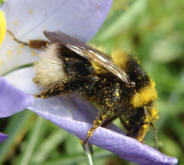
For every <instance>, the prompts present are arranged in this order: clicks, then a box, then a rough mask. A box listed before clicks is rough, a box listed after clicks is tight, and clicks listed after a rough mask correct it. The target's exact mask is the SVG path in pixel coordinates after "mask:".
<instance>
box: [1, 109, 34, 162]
mask: <svg viewBox="0 0 184 165" xmlns="http://www.w3.org/2000/svg"><path fill="white" fill-rule="evenodd" d="M32 114H33V113H32V112H30V111H23V112H21V113H18V114H16V115H14V116H13V117H12V118H11V119H10V121H9V123H8V126H7V128H6V130H5V133H6V134H8V136H9V138H8V139H7V140H6V141H5V142H4V143H2V144H1V147H0V164H2V163H3V161H4V160H5V158H6V157H7V155H8V152H9V150H10V148H11V146H12V145H13V143H14V140H15V137H16V136H18V135H19V133H20V132H21V130H22V128H23V127H24V126H25V125H26V123H27V121H29V119H30V117H31V116H32Z"/></svg>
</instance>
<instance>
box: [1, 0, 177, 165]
mask: <svg viewBox="0 0 184 165" xmlns="http://www.w3.org/2000/svg"><path fill="white" fill-rule="evenodd" d="M111 3H112V0H93V1H90V0H52V1H49V0H39V1H33V0H9V1H7V2H6V3H5V4H4V5H3V6H2V8H1V9H2V10H3V11H4V12H5V15H6V19H7V29H8V30H10V31H12V32H13V33H14V34H15V35H16V37H17V38H19V39H21V40H23V41H28V40H30V39H45V38H44V36H43V34H42V31H43V30H50V31H58V30H61V31H63V32H65V33H67V34H70V35H72V36H74V37H76V38H79V39H81V40H83V41H88V40H89V39H90V38H91V37H92V36H94V35H95V33H96V32H97V31H98V29H99V27H100V26H101V24H102V23H103V21H104V19H105V17H106V15H107V13H108V11H109V9H110V6H111ZM15 5H16V7H15ZM0 50H1V53H0V61H2V63H1V66H0V74H1V75H2V74H4V73H6V72H8V71H9V70H11V69H13V68H15V67H17V66H20V65H23V64H27V63H31V62H34V61H36V60H37V56H35V54H38V53H39V52H35V50H30V48H27V47H23V46H22V45H20V44H18V43H16V42H15V41H13V40H12V39H11V37H10V36H9V35H8V34H7V35H6V38H5V41H4V43H3V45H2V47H1V49H0ZM33 77H34V70H33V68H32V67H28V68H24V69H19V70H16V71H14V72H11V73H9V74H7V75H6V76H4V77H3V78H1V79H0V99H3V102H0V117H7V116H10V115H12V114H14V113H17V112H19V111H21V110H23V109H24V108H26V107H27V108H28V109H30V110H32V111H34V112H35V113H37V114H39V115H41V116H42V117H44V118H46V119H48V120H50V121H52V122H53V123H55V124H56V125H58V126H59V127H61V128H63V129H65V130H67V131H69V132H70V133H72V134H74V135H76V136H78V137H79V138H81V139H84V138H85V136H86V134H87V130H88V129H89V128H90V126H91V124H90V123H91V122H92V120H93V119H94V118H95V116H96V114H97V110H96V108H95V107H93V106H92V105H91V104H90V103H88V102H86V101H83V100H81V99H79V98H76V97H73V98H68V99H63V98H62V97H60V96H57V97H53V98H49V99H47V100H42V99H35V98H33V97H32V94H35V93H39V92H40V90H39V89H38V87H37V86H36V85H35V84H34V83H33V82H32V78H33ZM10 84H11V85H10ZM89 142H90V143H92V144H94V145H97V146H99V147H102V148H104V149H107V150H109V151H111V152H114V153H115V154H117V155H118V156H120V157H121V158H123V159H126V160H130V161H134V162H137V163H140V164H150V165H151V164H152V165H160V164H163V165H172V164H176V163H177V159H175V158H171V157H168V156H166V155H163V154H161V153H160V152H159V151H157V150H155V149H153V148H151V147H149V146H147V145H144V144H142V143H140V142H138V141H137V140H135V139H133V138H130V137H127V136H125V135H124V134H123V132H122V131H121V130H119V129H118V128H117V127H115V126H113V125H111V126H109V127H108V128H101V127H100V128H98V129H97V130H96V132H95V133H94V134H93V136H92V138H90V140H89Z"/></svg>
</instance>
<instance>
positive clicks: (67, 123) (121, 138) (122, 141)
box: [35, 107, 177, 165]
mask: <svg viewBox="0 0 184 165" xmlns="http://www.w3.org/2000/svg"><path fill="white" fill-rule="evenodd" d="M76 108H77V107H76ZM86 110H87V109H86ZM61 111H62V109H61ZM88 111H89V110H88ZM35 112H36V113H38V114H39V115H40V116H43V117H44V118H46V119H48V120H50V121H52V122H53V123H55V124H56V125H58V126H59V127H61V128H63V129H65V130H67V131H68V132H70V133H72V134H74V135H76V136H77V137H79V138H80V139H85V137H86V134H87V131H88V129H89V128H90V127H91V125H90V124H88V123H85V122H81V121H77V120H73V119H69V118H66V117H63V116H57V115H56V116H55V114H51V113H44V112H43V111H35ZM89 143H92V144H94V145H96V146H99V147H101V148H104V149H106V150H109V151H111V152H113V153H115V154H116V155H118V156H119V157H121V158H123V159H126V160H129V161H133V162H136V163H140V164H142V165H148V164H149V165H174V164H176V163H177V159H176V158H172V157H168V156H166V155H164V154H162V153H160V152H159V151H157V150H155V149H153V148H151V147H149V146H147V145H145V144H142V143H140V142H138V141H137V140H135V139H133V138H130V137H128V136H125V135H123V134H120V133H117V132H114V131H112V130H110V129H106V128H102V127H100V128H98V129H97V130H96V132H95V133H94V134H93V136H92V137H91V138H90V140H89Z"/></svg>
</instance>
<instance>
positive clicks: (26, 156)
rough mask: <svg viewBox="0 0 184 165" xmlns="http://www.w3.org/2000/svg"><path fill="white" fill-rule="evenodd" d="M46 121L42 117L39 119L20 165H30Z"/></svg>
mask: <svg viewBox="0 0 184 165" xmlns="http://www.w3.org/2000/svg"><path fill="white" fill-rule="evenodd" d="M43 121H44V119H43V118H42V117H37V120H36V123H35V126H34V128H33V133H32V136H31V137H30V140H29V142H28V145H27V148H26V151H25V152H24V154H23V156H22V159H21V161H20V163H19V164H20V165H27V164H29V161H30V159H31V157H32V154H33V151H34V149H35V146H36V144H37V141H38V138H39V135H40V132H41V129H42V126H43Z"/></svg>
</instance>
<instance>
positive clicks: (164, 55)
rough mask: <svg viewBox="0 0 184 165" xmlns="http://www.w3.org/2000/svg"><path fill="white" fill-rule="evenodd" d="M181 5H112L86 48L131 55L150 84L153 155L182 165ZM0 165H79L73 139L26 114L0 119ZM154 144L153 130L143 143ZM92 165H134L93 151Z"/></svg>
mask: <svg viewBox="0 0 184 165" xmlns="http://www.w3.org/2000/svg"><path fill="white" fill-rule="evenodd" d="M183 10H184V1H183V0H115V1H114V3H113V6H112V8H111V11H110V13H109V16H108V17H107V19H106V21H105V23H104V24H103V26H102V28H101V29H100V31H99V32H98V33H97V35H96V36H95V37H94V38H93V39H92V41H91V43H92V44H97V45H98V44H99V45H103V46H104V47H105V48H106V50H107V52H109V53H110V51H111V50H113V49H117V48H121V49H123V50H124V51H126V52H128V53H130V54H132V55H134V56H137V57H138V59H139V60H140V61H141V63H142V66H143V68H144V69H145V70H146V72H148V73H149V75H150V77H152V78H153V80H154V81H155V82H156V88H157V90H158V93H159V98H158V101H157V105H158V109H159V116H160V119H159V120H158V122H157V123H156V124H157V128H158V140H159V141H158V143H159V150H160V151H161V152H163V153H165V154H167V155H170V156H174V157H177V158H178V159H179V165H183V164H184V12H183ZM0 130H1V132H5V133H7V134H8V135H9V139H8V140H6V141H5V142H4V143H2V144H0V165H5V164H6V165H61V164H62V165H84V164H87V161H86V158H85V156H84V155H85V154H84V152H83V149H82V147H81V145H80V144H79V141H78V139H77V138H76V137H75V136H73V135H71V134H69V133H67V132H65V131H64V130H61V129H60V128H58V127H56V126H55V125H54V124H52V123H51V122H48V121H46V120H44V119H43V118H41V117H39V116H37V115H35V114H34V113H32V112H30V111H25V112H21V113H19V114H16V115H14V116H12V117H10V118H6V119H1V120H0ZM145 141H146V143H147V144H148V145H150V146H153V145H154V138H153V130H151V131H150V132H149V133H148V135H147V136H146V138H145ZM94 157H95V158H94V164H95V165H120V164H121V165H122V164H123V165H135V163H132V162H128V161H124V160H121V159H120V158H118V157H117V156H115V155H113V154H112V153H110V152H108V151H105V150H103V149H100V148H97V147H94Z"/></svg>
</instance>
